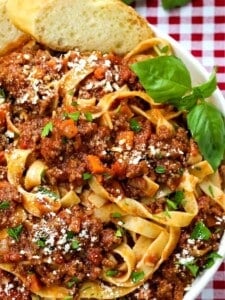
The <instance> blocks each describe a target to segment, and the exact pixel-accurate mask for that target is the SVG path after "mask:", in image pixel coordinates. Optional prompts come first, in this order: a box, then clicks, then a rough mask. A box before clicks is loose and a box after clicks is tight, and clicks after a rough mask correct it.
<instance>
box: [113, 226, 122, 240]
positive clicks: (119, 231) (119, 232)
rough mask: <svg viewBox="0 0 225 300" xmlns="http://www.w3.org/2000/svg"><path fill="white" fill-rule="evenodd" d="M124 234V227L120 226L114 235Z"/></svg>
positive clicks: (120, 235)
mask: <svg viewBox="0 0 225 300" xmlns="http://www.w3.org/2000/svg"><path fill="white" fill-rule="evenodd" d="M123 235H124V229H123V228H122V227H119V228H117V230H116V233H115V236H116V237H118V238H120V237H122V236H123Z"/></svg>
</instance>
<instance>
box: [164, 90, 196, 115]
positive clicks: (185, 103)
mask: <svg viewBox="0 0 225 300" xmlns="http://www.w3.org/2000/svg"><path fill="white" fill-rule="evenodd" d="M168 103H169V104H172V105H173V106H175V107H176V108H177V109H179V110H187V111H189V110H191V109H192V107H194V106H195V105H196V103H197V99H196V96H195V94H194V93H192V94H190V95H187V96H184V97H182V98H176V99H170V100H169V101H168Z"/></svg>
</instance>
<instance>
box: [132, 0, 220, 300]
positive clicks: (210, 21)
mask: <svg viewBox="0 0 225 300" xmlns="http://www.w3.org/2000/svg"><path fill="white" fill-rule="evenodd" d="M135 8H136V10H137V11H138V12H139V14H140V15H142V16H143V17H145V18H147V20H148V21H149V23H151V24H153V25H156V26H157V27H158V28H159V29H160V30H161V31H163V32H165V33H167V34H169V35H171V36H172V37H173V38H174V39H175V40H177V41H179V42H180V43H181V44H182V45H183V47H184V48H185V49H187V50H188V51H190V52H191V53H192V54H193V55H194V56H195V57H196V58H197V59H198V60H199V61H200V62H201V64H202V65H203V66H204V67H205V68H206V70H207V71H208V72H209V73H211V72H212V70H213V67H215V66H216V67H217V81H218V86H219V88H220V89H221V91H222V93H223V95H224V97H225V0H192V1H191V3H189V4H187V5H186V6H184V7H181V8H176V9H173V10H170V11H166V10H164V9H163V7H162V4H161V0H146V1H145V0H136V3H135ZM224 101H225V100H224ZM197 299H198V300H225V263H223V264H222V265H221V267H220V268H219V270H218V271H217V273H216V274H215V276H214V277H213V279H212V280H211V281H210V282H209V283H208V285H207V286H206V287H205V289H204V290H203V291H202V293H201V294H200V296H199V297H198V298H197Z"/></svg>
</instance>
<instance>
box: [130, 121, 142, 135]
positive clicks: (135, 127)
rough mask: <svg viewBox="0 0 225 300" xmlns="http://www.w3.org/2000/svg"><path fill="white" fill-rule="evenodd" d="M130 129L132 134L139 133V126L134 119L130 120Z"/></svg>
mask: <svg viewBox="0 0 225 300" xmlns="http://www.w3.org/2000/svg"><path fill="white" fill-rule="evenodd" d="M130 129H131V130H133V131H134V132H139V131H141V125H140V123H139V122H138V121H137V120H136V119H134V118H133V119H130Z"/></svg>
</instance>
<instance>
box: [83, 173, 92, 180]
mask: <svg viewBox="0 0 225 300" xmlns="http://www.w3.org/2000/svg"><path fill="white" fill-rule="evenodd" d="M82 178H83V179H84V180H89V179H91V178H92V174H91V173H84V174H83V175H82Z"/></svg>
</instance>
